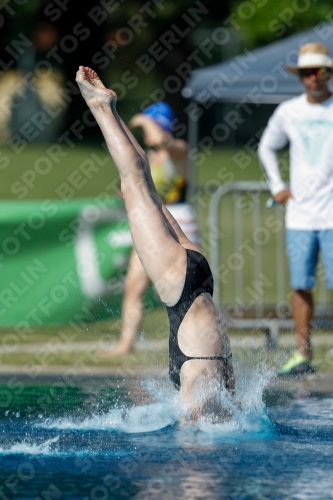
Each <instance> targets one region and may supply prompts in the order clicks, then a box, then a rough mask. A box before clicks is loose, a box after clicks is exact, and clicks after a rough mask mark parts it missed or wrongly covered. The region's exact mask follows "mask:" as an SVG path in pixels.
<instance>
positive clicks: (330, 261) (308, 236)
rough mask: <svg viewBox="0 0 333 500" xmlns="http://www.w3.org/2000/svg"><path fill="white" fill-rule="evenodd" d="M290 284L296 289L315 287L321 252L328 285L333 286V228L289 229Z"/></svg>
mask: <svg viewBox="0 0 333 500" xmlns="http://www.w3.org/2000/svg"><path fill="white" fill-rule="evenodd" d="M286 233H287V235H286V236H287V237H286V240H287V251H288V257H289V271H290V285H291V287H292V288H294V289H295V290H306V289H309V288H313V287H314V286H315V284H316V267H317V263H318V256H319V252H321V256H322V260H323V262H324V266H325V274H326V286H327V288H333V229H325V230H322V231H307V230H303V229H287V230H286Z"/></svg>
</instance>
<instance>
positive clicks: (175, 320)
mask: <svg viewBox="0 0 333 500" xmlns="http://www.w3.org/2000/svg"><path fill="white" fill-rule="evenodd" d="M186 253H187V267H186V277H185V283H184V288H183V291H182V294H181V296H180V299H179V300H178V302H177V304H175V305H174V306H172V307H168V306H167V312H168V316H169V322H170V338H169V376H170V380H171V382H172V383H173V384H174V386H175V387H176V389H180V370H181V367H182V366H183V364H184V363H185V361H188V360H190V359H222V360H223V361H224V374H225V379H226V380H227V376H226V374H227V371H226V370H227V364H228V360H229V359H230V358H231V355H230V356H228V357H218V356H214V357H206V358H196V357H195V358H193V357H189V356H186V355H185V354H184V353H183V352H182V351H181V350H180V347H179V344H178V330H179V327H180V325H181V323H182V321H183V319H184V317H185V315H186V313H187V311H188V310H189V309H190V307H191V305H192V304H193V302H194V301H195V299H196V298H197V297H198V296H199V295H200V294H202V293H209V294H210V295H211V296H212V295H213V287H214V282H213V276H212V272H211V270H210V267H209V264H208V262H207V260H206V259H205V257H204V256H203V255H202V254H201V253H199V252H195V251H194V250H186Z"/></svg>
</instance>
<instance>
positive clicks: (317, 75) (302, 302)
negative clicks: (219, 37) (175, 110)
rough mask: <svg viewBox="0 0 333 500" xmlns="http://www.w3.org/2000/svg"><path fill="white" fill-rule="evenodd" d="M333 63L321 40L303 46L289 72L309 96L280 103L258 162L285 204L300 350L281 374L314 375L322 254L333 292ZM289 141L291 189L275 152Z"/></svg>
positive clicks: (305, 95) (289, 67)
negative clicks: (331, 88) (317, 279)
mask: <svg viewBox="0 0 333 500" xmlns="http://www.w3.org/2000/svg"><path fill="white" fill-rule="evenodd" d="M332 68H333V61H332V59H331V57H330V56H329V54H328V50H327V47H326V46H325V45H323V44H321V43H319V42H316V43H307V44H305V45H303V46H302V47H301V48H300V51H299V55H298V61H297V66H286V69H288V70H289V71H291V72H292V73H294V74H295V75H297V76H298V77H299V78H301V81H302V83H303V85H304V87H305V93H304V94H302V95H300V96H299V97H295V98H293V99H290V100H288V101H286V102H283V103H282V104H280V105H279V106H278V107H277V109H276V110H275V112H274V113H273V115H272V116H271V118H270V120H269V122H268V126H267V128H266V129H265V131H264V133H263V136H262V138H261V141H260V144H259V158H260V160H261V163H262V165H263V167H264V170H265V172H266V174H267V178H268V183H269V186H270V189H271V192H272V195H273V197H274V199H275V200H276V201H277V202H278V203H281V204H283V205H286V236H287V250H288V257H289V269H290V278H291V287H292V289H293V294H292V308H293V317H294V321H295V330H296V337H297V344H298V350H297V351H295V352H294V353H293V355H292V356H291V358H290V359H289V360H288V361H287V363H286V364H285V365H284V366H283V367H282V369H281V370H280V371H279V374H280V375H298V374H303V373H311V372H313V371H315V369H316V368H315V365H314V363H313V360H312V347H311V338H310V337H311V319H312V315H313V300H312V292H311V290H312V288H313V287H314V285H315V273H316V265H317V262H318V254H319V251H320V252H321V255H322V258H323V262H324V266H325V271H326V282H327V287H328V288H333V96H332V94H331V92H330V91H329V88H328V83H329V80H330V79H331V77H332ZM288 142H289V148H290V189H289V188H288V187H287V186H286V185H285V183H284V182H283V180H282V178H281V174H280V170H279V163H278V157H277V150H278V149H281V148H283V147H284V146H285V145H286V144H287V143H288Z"/></svg>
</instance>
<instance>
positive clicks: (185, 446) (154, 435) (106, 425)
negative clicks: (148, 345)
mask: <svg viewBox="0 0 333 500" xmlns="http://www.w3.org/2000/svg"><path fill="white" fill-rule="evenodd" d="M266 382H267V380H265V377H263V376H262V374H261V375H260V376H259V375H258V374H255V373H253V374H252V376H247V377H244V378H243V380H240V381H239V384H238V390H237V394H238V399H239V400H240V401H241V402H242V404H241V405H239V404H238V403H237V402H236V403H235V402H231V401H230V400H229V399H228V397H227V395H225V396H224V397H225V398H226V399H225V403H226V405H229V409H230V411H231V412H232V413H233V417H232V419H231V420H230V421H228V422H226V423H224V424H215V425H214V424H210V423H203V424H201V425H200V426H195V427H194V426H185V427H180V426H179V425H178V423H177V422H178V421H179V419H180V418H181V414H182V410H181V404H180V401H179V396H178V394H177V393H176V392H175V391H174V390H173V389H172V388H171V385H170V384H169V382H168V381H167V380H164V379H163V378H159V379H158V378H157V379H154V380H149V379H147V380H145V379H126V380H122V379H117V378H99V379H98V378H95V379H88V378H87V379H82V380H76V381H74V380H72V381H71V382H70V383H69V382H68V381H66V382H65V381H64V380H61V379H58V380H56V379H44V380H38V381H36V380H35V381H34V382H32V381H27V380H23V379H22V380H21V381H20V380H18V379H17V378H16V377H9V378H8V379H6V380H3V381H2V385H1V386H0V425H1V427H0V429H1V433H0V436H1V437H0V498H1V499H2V498H3V499H5V500H6V499H7V498H9V499H12V498H15V499H27V498H33V499H38V500H39V499H42V500H50V499H56V498H61V499H84V500H90V499H91V500H106V499H118V498H119V499H121V498H135V499H137V500H143V499H145V500H146V499H147V500H148V499H162V500H164V499H165V500H166V499H188V500H193V499H233V500H234V499H237V500H240V499H251V500H252V499H253V500H254V499H255V500H259V499H274V500H278V499H315V500H320V499H325V500H327V499H330V498H333V472H332V471H333V467H332V464H333V430H332V424H333V397H332V395H327V394H326V395H325V396H324V395H321V394H310V393H302V392H293V391H292V390H290V391H281V390H280V391H279V390H269V389H266V390H264V385H265V383H266Z"/></svg>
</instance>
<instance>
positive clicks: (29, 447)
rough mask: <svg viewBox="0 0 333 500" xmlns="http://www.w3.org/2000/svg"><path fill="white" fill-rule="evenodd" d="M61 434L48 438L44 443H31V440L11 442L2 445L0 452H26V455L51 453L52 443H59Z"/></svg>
mask: <svg viewBox="0 0 333 500" xmlns="http://www.w3.org/2000/svg"><path fill="white" fill-rule="evenodd" d="M58 440H59V436H56V437H54V438H52V439H47V440H46V441H44V442H43V443H40V444H36V443H31V442H29V440H23V441H20V442H19V443H15V444H11V445H9V446H0V454H5V455H7V454H10V453H13V454H14V453H15V454H21V453H22V454H24V455H50V454H51V453H52V451H54V450H52V445H53V444H54V443H57V442H58Z"/></svg>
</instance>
